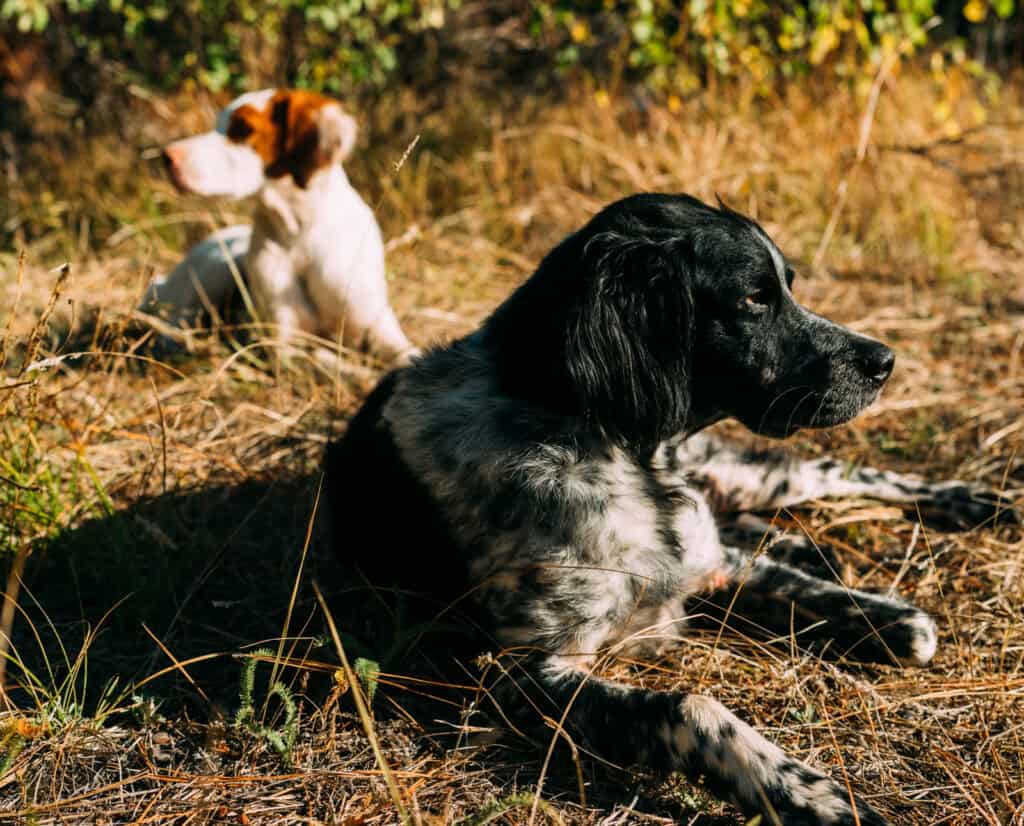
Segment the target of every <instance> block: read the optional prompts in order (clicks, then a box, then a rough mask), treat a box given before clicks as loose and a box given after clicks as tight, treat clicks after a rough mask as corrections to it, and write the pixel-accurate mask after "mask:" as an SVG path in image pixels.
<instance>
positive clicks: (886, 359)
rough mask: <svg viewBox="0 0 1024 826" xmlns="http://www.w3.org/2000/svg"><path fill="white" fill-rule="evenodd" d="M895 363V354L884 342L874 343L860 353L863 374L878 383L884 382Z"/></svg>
mask: <svg viewBox="0 0 1024 826" xmlns="http://www.w3.org/2000/svg"><path fill="white" fill-rule="evenodd" d="M895 364H896V354H895V353H894V352H893V351H892V350H890V349H889V348H888V347H886V346H885V345H884V344H876V345H874V346H873V347H871V348H870V349H868V350H866V351H865V352H863V353H862V354H861V366H862V368H863V370H864V375H866V376H867V377H868V378H869V379H871V380H872V381H873V382H877V383H878V384H885V382H886V381H887V380H888V378H889V376H891V375H892V368H893V365H895Z"/></svg>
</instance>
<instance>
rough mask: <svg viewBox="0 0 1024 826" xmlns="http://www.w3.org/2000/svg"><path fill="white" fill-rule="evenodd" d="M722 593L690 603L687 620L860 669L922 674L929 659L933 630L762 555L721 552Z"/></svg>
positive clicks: (886, 600) (923, 618)
mask: <svg viewBox="0 0 1024 826" xmlns="http://www.w3.org/2000/svg"><path fill="white" fill-rule="evenodd" d="M725 573H726V576H727V578H728V580H729V584H728V586H727V587H726V588H722V589H719V590H717V591H715V592H713V593H711V594H710V595H708V596H704V597H700V598H698V599H695V600H694V601H693V603H692V605H691V611H692V612H694V613H704V614H706V615H708V616H710V617H712V618H715V619H724V620H725V621H726V622H727V623H728V624H729V625H731V626H732V627H734V628H736V630H738V631H740V632H742V633H753V634H757V635H762V636H763V635H764V634H768V635H769V636H772V637H789V636H790V634H792V635H794V636H795V637H796V640H797V642H798V643H800V644H801V645H803V646H806V647H809V648H813V649H815V650H824V649H828V650H829V651H830V653H831V654H833V655H837V656H849V657H852V658H854V659H857V660H861V661H866V662H881V663H897V664H900V665H913V666H924V665H927V664H928V662H929V661H930V660H931V659H932V657H933V656H934V654H935V648H936V643H937V635H936V630H935V622H934V621H933V620H932V618H931V617H930V616H928V614H926V613H925V612H924V611H921V610H919V609H917V608H915V607H913V606H912V605H910V604H909V603H907V602H905V601H903V600H902V599H899V598H896V597H891V596H884V595H881V594H869V593H866V592H864V591H858V590H854V589H852V588H847V587H845V586H843V585H841V584H839V583H836V582H834V581H830V580H827V579H820V578H818V577H816V576H813V575H811V574H809V573H806V572H804V571H801V570H799V569H797V568H795V567H793V566H791V565H788V564H786V563H785V562H779V561H777V560H775V559H771V558H769V557H768V556H766V555H764V554H760V555H756V556H755V555H752V554H750V553H748V552H747V551H743V550H740V549H738V548H731V547H726V548H725Z"/></svg>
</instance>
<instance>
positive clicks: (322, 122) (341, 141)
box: [317, 103, 359, 163]
mask: <svg viewBox="0 0 1024 826" xmlns="http://www.w3.org/2000/svg"><path fill="white" fill-rule="evenodd" d="M317 131H318V132H319V133H320V155H321V157H323V158H325V159H329V162H330V163H340V162H341V161H343V160H345V158H347V157H348V156H349V155H351V154H352V150H353V149H354V148H355V145H356V138H358V137H359V127H358V126H357V125H356V120H355V118H353V117H352V116H351V115H348V114H346V113H345V111H344V110H343V109H342V108H341V104H339V103H332V104H330V105H328V106H324V107H323V108H322V109H321V110H320V111H319V112H318V113H317Z"/></svg>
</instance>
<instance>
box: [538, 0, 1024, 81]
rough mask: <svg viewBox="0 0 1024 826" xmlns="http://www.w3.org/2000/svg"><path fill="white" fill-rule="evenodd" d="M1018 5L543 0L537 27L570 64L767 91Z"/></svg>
mask: <svg viewBox="0 0 1024 826" xmlns="http://www.w3.org/2000/svg"><path fill="white" fill-rule="evenodd" d="M1013 11H1014V3H1013V0H970V2H967V3H966V4H964V3H963V2H962V0H954V2H943V0H783V2H778V3H775V2H769V0H731V1H729V2H727V1H726V0H690V2H688V3H683V2H679V0H590V2H574V0H547V1H546V2H542V3H538V4H535V6H534V18H533V21H532V27H531V31H532V33H533V34H534V36H535V37H537V38H541V39H546V40H547V41H548V42H549V43H551V44H552V45H553V46H554V48H556V49H557V53H558V56H559V60H560V62H561V63H562V64H574V63H581V64H582V65H585V66H591V65H594V64H595V63H600V62H601V61H602V60H605V61H611V62H613V63H615V62H616V61H617V62H618V67H616V68H617V69H618V70H619V71H623V70H624V71H630V72H633V73H638V74H641V75H642V76H643V77H644V79H645V80H646V82H647V84H648V85H649V86H652V87H654V88H655V89H660V90H664V91H666V92H669V93H682V94H685V93H688V92H690V91H692V90H694V89H696V88H697V87H699V86H700V85H702V84H703V83H704V82H705V81H706V79H707V78H708V77H709V76H712V75H715V76H725V77H742V78H744V79H746V80H750V81H753V83H754V85H755V87H760V88H761V89H762V90H766V89H768V88H770V87H771V85H772V84H775V83H777V82H778V81H780V80H784V79H788V78H792V77H797V76H800V75H805V74H807V73H809V72H811V71H815V70H826V71H832V72H834V73H835V74H837V75H840V76H843V75H846V76H851V75H856V74H858V73H862V72H863V71H864V70H865V69H870V68H871V67H875V66H878V65H879V64H880V63H881V62H882V61H883V60H885V59H890V60H891V59H893V58H901V57H906V56H910V55H913V54H914V53H916V52H917V51H919V50H920V49H921V48H922V47H923V46H925V45H926V44H927V43H928V42H929V36H930V32H932V31H933V30H938V27H939V26H940V24H942V23H943V20H945V22H946V24H947V25H946V32H945V35H946V37H945V38H944V39H946V40H949V39H950V38H949V37H948V35H949V33H950V32H951V31H953V29H954V28H955V24H956V22H957V19H958V18H960V17H961V15H962V16H963V18H964V19H966V20H967V21H968V22H969V23H973V24H981V23H983V22H984V21H985V20H986V19H987V18H989V17H990V16H991V17H993V18H996V17H998V18H1007V17H1009V16H1010V15H1012V14H1013ZM990 12H991V15H990Z"/></svg>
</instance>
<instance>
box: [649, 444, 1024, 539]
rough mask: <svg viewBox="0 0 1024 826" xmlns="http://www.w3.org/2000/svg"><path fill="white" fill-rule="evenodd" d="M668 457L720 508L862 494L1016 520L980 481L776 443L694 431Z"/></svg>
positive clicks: (962, 521) (958, 521)
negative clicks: (748, 442)
mask: <svg viewBox="0 0 1024 826" xmlns="http://www.w3.org/2000/svg"><path fill="white" fill-rule="evenodd" d="M664 449H665V450H666V451H668V455H667V456H666V457H665V461H666V462H667V463H669V464H672V465H674V466H675V467H676V468H677V469H678V470H679V471H680V472H683V473H687V474H689V475H691V476H692V477H695V478H696V479H698V480H700V482H701V483H702V484H703V486H704V487H705V489H706V490H707V492H708V496H709V498H710V499H711V500H712V501H713V503H714V504H715V508H716V510H718V511H720V512H734V511H751V510H769V509H774V508H785V507H789V506H792V505H797V504H800V503H801V502H806V501H808V500H810V499H825V498H832V497H842V496H863V497H868V498H871V499H878V500H881V501H883V502H895V503H899V504H907V505H915V504H916V505H917V506H918V507H919V508H920V509H921V512H922V515H923V516H924V517H925V518H926V519H928V520H929V521H930V522H931V523H932V524H933V525H934V526H936V527H939V528H944V529H965V528H971V527H975V526H977V525H982V524H990V523H992V522H995V521H997V520H998V521H1000V522H1013V523H1018V522H1020V515H1019V514H1018V512H1017V510H1016V509H1015V508H1014V506H1013V502H1012V500H1011V499H1010V498H1009V497H1007V496H1005V495H1004V494H1002V493H999V492H998V491H993V490H991V489H989V488H987V487H985V486H984V485H977V484H972V483H968V482H963V481H959V480H951V481H945V482H929V481H927V480H925V479H922V478H921V477H919V476H914V475H910V474H902V473H893V472H890V471H885V470H876V469H874V468H864V467H861V468H855V467H850V466H848V465H846V464H845V463H843V462H839V461H836V460H834V459H811V460H801V459H796V458H793V457H792V456H789V455H787V454H786V453H785V452H783V451H778V450H770V451H764V450H743V449H741V448H738V447H736V446H734V445H730V444H728V443H725V442H722V441H720V440H718V439H715V438H714V437H712V436H708V435H705V434H698V435H696V436H692V437H691V438H689V439H686V440H684V441H681V442H679V443H677V444H673V445H666V447H665V448H664Z"/></svg>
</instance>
